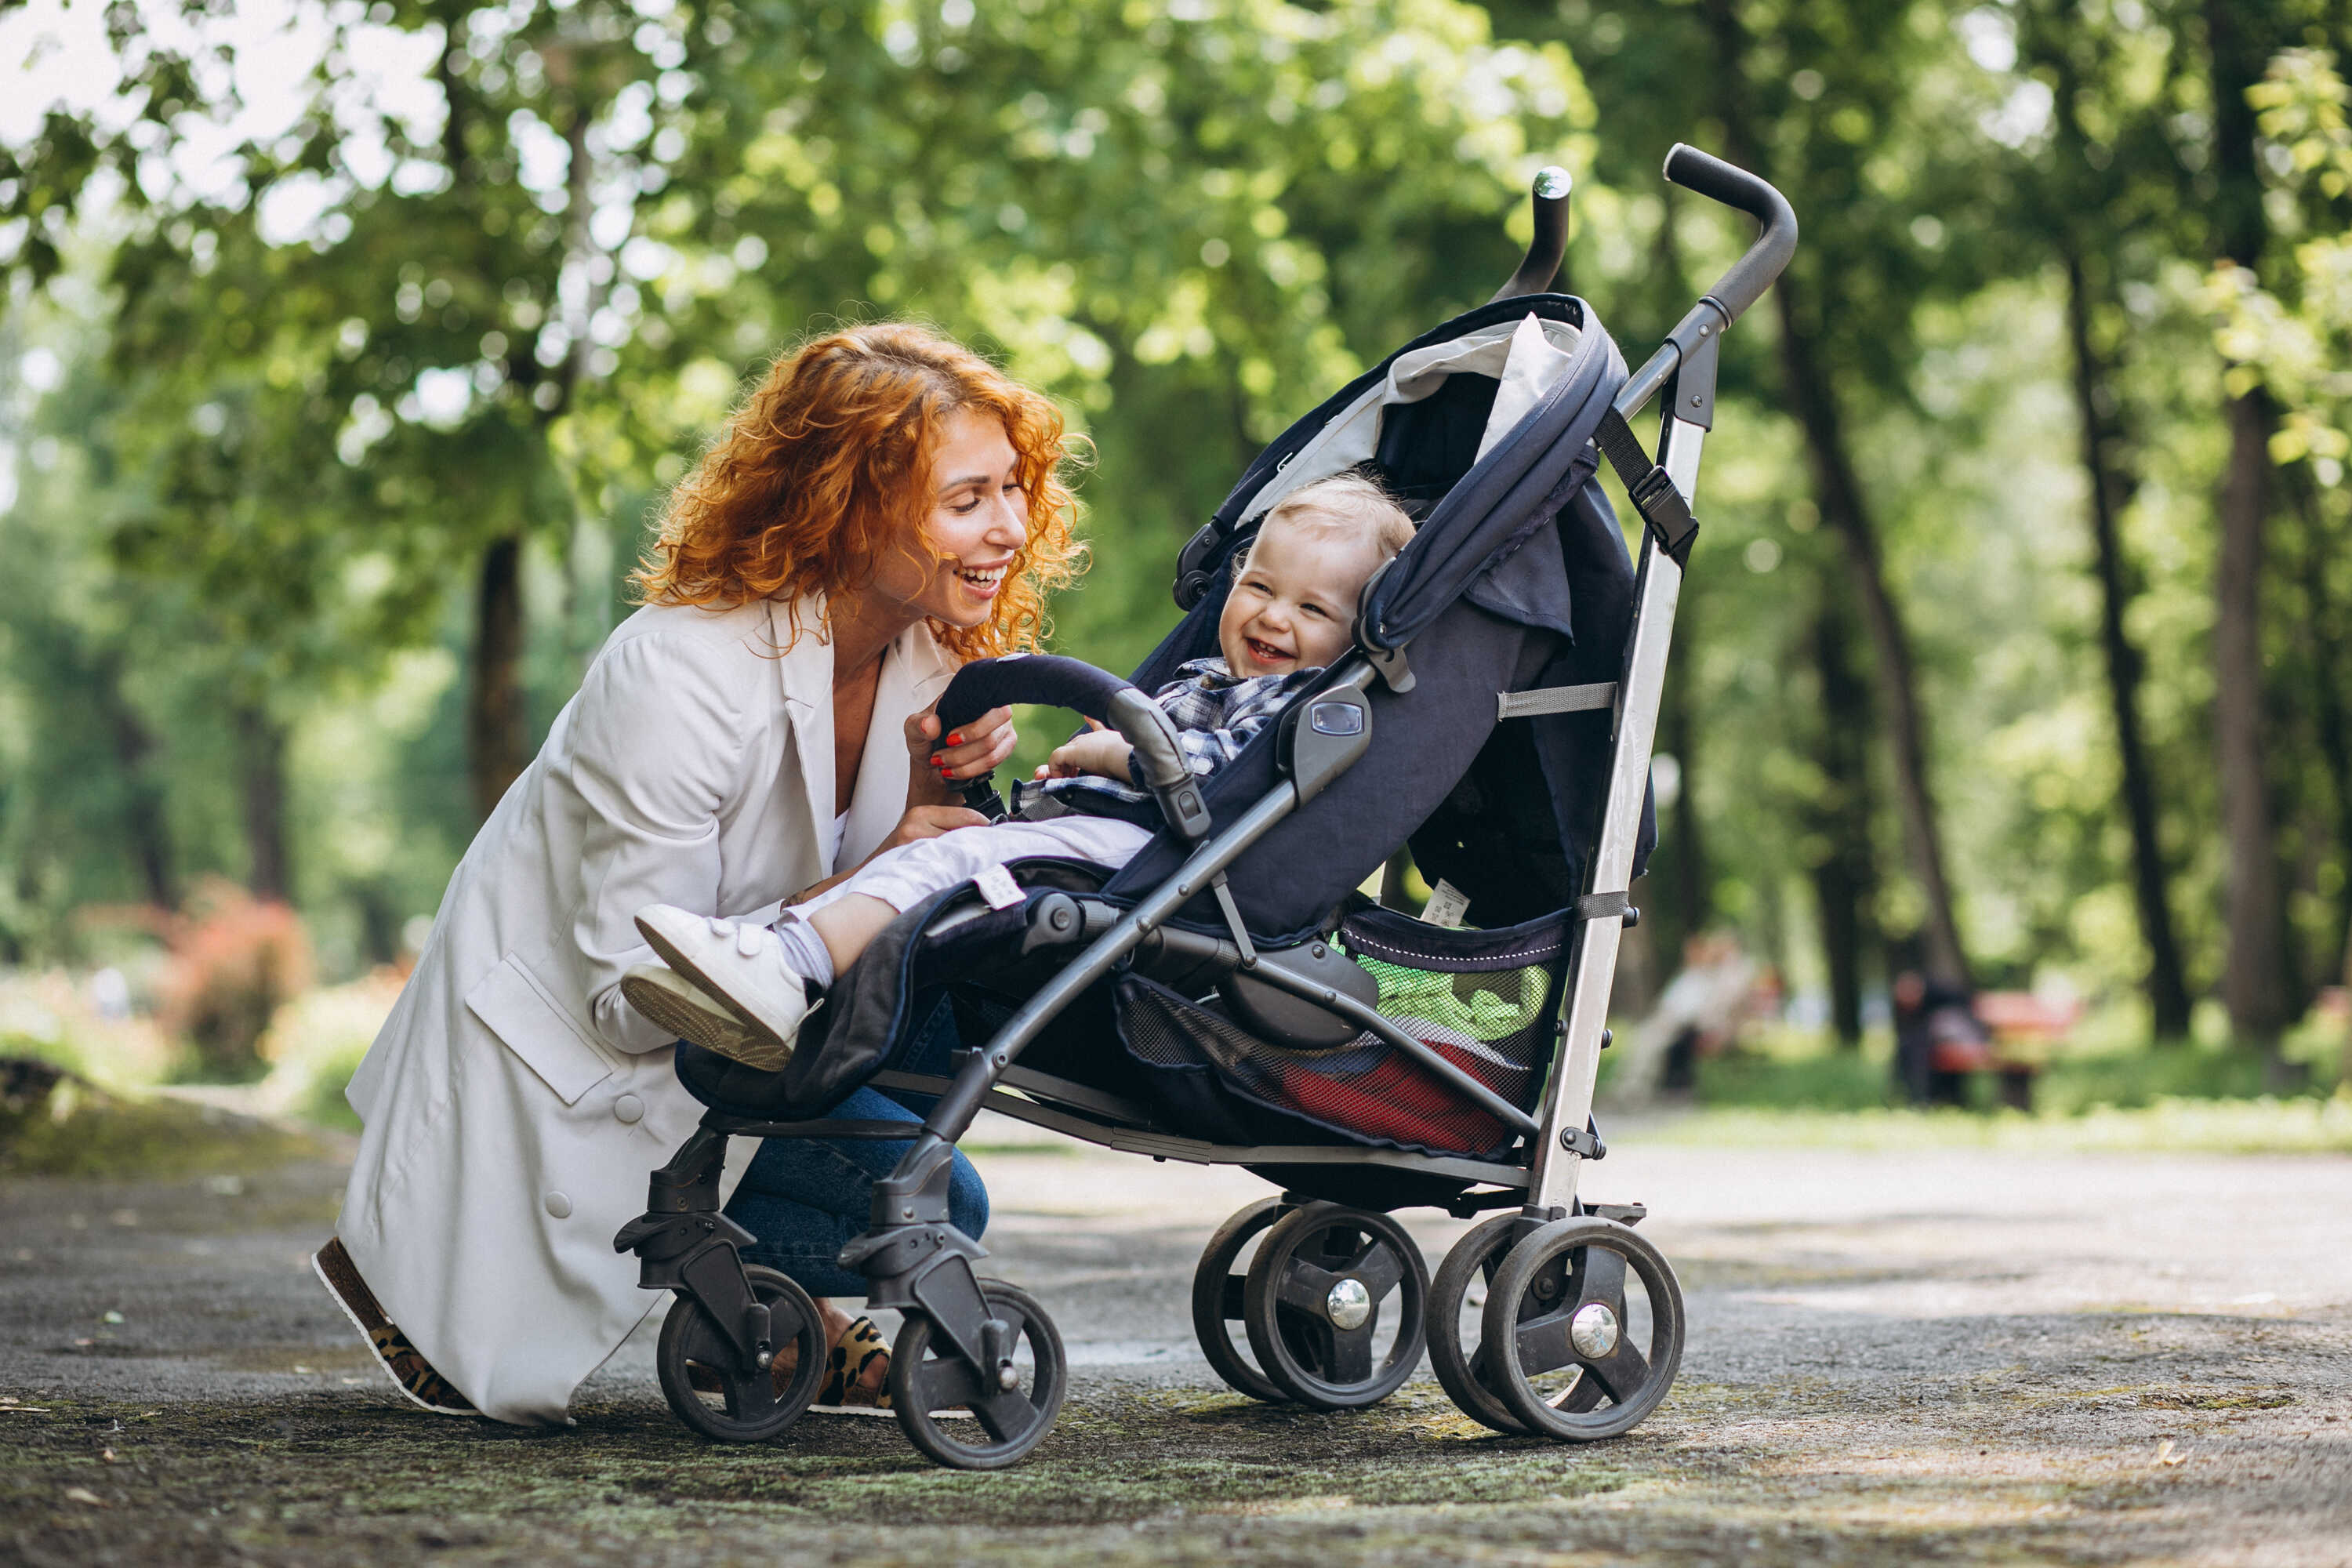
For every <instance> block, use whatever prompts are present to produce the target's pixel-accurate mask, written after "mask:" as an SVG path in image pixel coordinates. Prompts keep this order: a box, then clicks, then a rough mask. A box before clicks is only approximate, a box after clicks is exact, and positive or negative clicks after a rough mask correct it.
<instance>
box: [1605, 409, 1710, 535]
mask: <svg viewBox="0 0 2352 1568" xmlns="http://www.w3.org/2000/svg"><path fill="white" fill-rule="evenodd" d="M1592 439H1593V441H1594V443H1595V444H1596V445H1598V446H1599V447H1600V448H1601V456H1602V457H1604V458H1608V459H1609V466H1610V467H1611V468H1614V469H1616V470H1617V477H1618V479H1621V480H1622V481H1623V482H1624V486H1625V493H1626V494H1627V495H1629V496H1631V497H1632V498H1633V505H1634V507H1635V508H1636V510H1639V511H1640V512H1641V514H1642V521H1643V522H1645V523H1647V524H1648V525H1649V530H1650V531H1651V533H1652V534H1654V535H1655V536H1656V538H1657V541H1658V548H1659V549H1661V550H1663V551H1664V552H1666V553H1667V554H1668V555H1669V556H1671V557H1673V558H1674V563H1675V565H1677V566H1687V565H1689V564H1690V552H1691V544H1692V542H1694V541H1695V540H1696V539H1697V538H1698V519H1696V518H1695V517H1693V516H1692V515H1691V509H1690V503H1689V502H1687V501H1685V500H1683V492H1682V491H1681V490H1679V489H1675V481H1674V480H1673V479H1669V478H1668V477H1667V475H1666V470H1665V469H1664V468H1661V467H1660V466H1658V465H1657V464H1655V463H1653V462H1652V461H1650V454H1649V453H1648V452H1646V451H1644V450H1643V447H1642V438H1641V437H1638V436H1636V435H1634V434H1633V426H1631V425H1628V424H1626V423H1625V416H1623V415H1622V414H1620V413H1618V412H1617V410H1616V409H1614V408H1612V409H1611V410H1610V411H1609V412H1608V413H1606V414H1604V415H1602V416H1601V428H1600V429H1598V430H1596V431H1594V432H1593V435H1592Z"/></svg>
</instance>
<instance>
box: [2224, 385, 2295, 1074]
mask: <svg viewBox="0 0 2352 1568" xmlns="http://www.w3.org/2000/svg"><path fill="white" fill-rule="evenodd" d="M2229 419H2230V461H2229V468H2228V469H2227V471H2226V472H2225V474H2224V476H2223V478H2222V481H2221V506H2220V512H2221V517H2220V522H2221V554H2220V559H2219V561H2218V563H2217V564H2216V566H2215V570H2214V574H2213V585H2214V607H2213V662H2214V667H2215V685H2214V693H2213V698H2214V716H2213V717H2214V722H2213V731H2214V740H2215V742H2216V750H2217V762H2218V765H2219V768H2220V772H2221V838H2222V843H2223V846H2224V847H2225V848H2226V850H2227V852H2228V856H2229V862H2228V865H2229V870H2228V875H2227V878H2226V880H2225V884H2224V894H2223V906H2222V909H2223V916H2224V919H2225V920H2226V921H2227V923H2228V926H2229V957H2228V959H2227V961H2226V963H2225V964H2224V967H2223V969H2222V972H2221V1001H2222V1004H2223V1005H2225V1006H2227V1007H2228V1008H2229V1010H2230V1027H2231V1032H2232V1033H2234V1034H2235V1035H2236V1036H2237V1037H2238V1038H2239V1039H2240V1040H2242V1041H2243V1042H2245V1043H2246V1044H2248V1045H2253V1046H2260V1047H2264V1048H2265V1049H2269V1050H2273V1051H2274V1050H2275V1048H2276V1047H2277V1044H2278V1038H2279V1036H2280V1034H2281V1033H2282V1032H2283V1031H2284V1029H2285V1028H2286V1026H2287V1025H2288V1024H2289V1023H2291V1022H2293V1012H2294V1010H2293V1007H2292V1005H2291V1002H2290V999H2289V992H2290V987H2289V985H2288V970H2287V962H2286V920H2285V904H2284V885H2283V883H2282V881H2281V879H2280V877H2279V866H2278V850H2277V843H2276V837H2275V835H2274V834H2273V830H2272V826H2271V802H2270V774H2269V770H2268V767H2267V765H2266V764H2265V763H2264V760H2263V647H2262V571H2263V535H2264V533H2265V531H2266V528H2265V524H2266V522H2267V521H2268V519H2267V510H2268V496H2267V493H2266V492H2267V490H2268V489H2269V487H2268V484H2267V480H2268V479H2269V477H2270V449H2269V448H2270V424H2271V421H2270V411H2269V409H2268V407H2267V406H2266V405H2265V400H2264V398H2263V394H2262V392H2261V391H2260V390H2259V389H2257V390H2255V391H2252V392H2249V393H2248V394H2246V395H2244V396H2243V397H2233V398H2231V400H2230V405H2229Z"/></svg>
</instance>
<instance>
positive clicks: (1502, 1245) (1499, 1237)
mask: <svg viewBox="0 0 2352 1568" xmlns="http://www.w3.org/2000/svg"><path fill="white" fill-rule="evenodd" d="M1522 1223H1524V1222H1523V1221H1522V1220H1521V1219H1520V1217H1519V1216H1518V1215H1515V1214H1506V1215H1496V1216H1495V1217H1494V1218H1492V1219H1490V1220H1487V1221H1486V1222H1484V1223H1483V1224H1481V1225H1479V1226H1476V1227H1475V1229H1473V1230H1472V1231H1471V1232H1470V1233H1469V1234H1468V1235H1466V1236H1465V1237H1463V1238H1462V1239H1461V1240H1459V1241H1457V1242H1455V1243H1454V1250H1453V1251H1451V1252H1448V1253H1447V1254H1446V1255H1445V1261H1444V1263H1441V1264H1439V1265H1438V1267H1437V1279H1436V1281H1435V1282H1434V1283H1433V1284H1432V1285H1431V1286H1430V1288H1429V1365H1430V1369H1431V1370H1432V1371H1433V1372H1435V1373H1437V1381H1438V1383H1439V1384H1442V1385H1443V1386H1444V1389H1445V1393H1446V1395H1447V1396H1448V1397H1449V1398H1451V1399H1452V1400H1453V1401H1454V1404H1455V1405H1457V1406H1458V1407H1460V1409H1461V1411H1462V1414H1464V1415H1467V1416H1469V1417H1470V1418H1471V1419H1472V1420H1474V1421H1480V1422H1484V1423H1485V1424H1486V1425H1487V1426H1492V1427H1493V1428H1494V1429H1495V1430H1496V1431H1497V1432H1503V1433H1507V1434H1509V1435H1510V1436H1514V1437H1522V1436H1526V1435H1527V1431H1528V1424H1527V1423H1526V1422H1524V1421H1522V1420H1520V1419H1519V1418H1518V1417H1517V1416H1516V1415H1512V1414H1511V1410H1510V1406H1508V1405H1505V1404H1504V1403H1503V1401H1502V1399H1501V1397H1500V1396H1499V1395H1497V1394H1496V1393H1495V1390H1494V1388H1493V1387H1492V1384H1493V1382H1494V1378H1495V1368H1494V1358H1493V1357H1491V1356H1489V1355H1488V1354H1487V1353H1486V1332H1485V1325H1486V1300H1485V1299H1484V1298H1483V1297H1482V1298H1481V1299H1480V1300H1477V1301H1475V1302H1473V1301H1471V1300H1469V1299H1468V1298H1469V1295H1470V1290H1471V1287H1472V1286H1473V1285H1474V1284H1476V1283H1479V1282H1481V1281H1483V1282H1485V1283H1486V1284H1488V1285H1492V1284H1493V1283H1494V1279H1495V1270H1496V1268H1500V1267H1502V1262H1503V1258H1504V1255H1505V1254H1507V1253H1508V1252H1509V1251H1510V1250H1511V1237H1512V1233H1513V1232H1514V1231H1516V1230H1517V1228H1518V1227H1519V1226H1520V1225H1521V1224H1522ZM1465 1308H1466V1309H1467V1310H1468V1321H1464V1311H1465ZM1465 1330H1466V1331H1468V1337H1469V1341H1470V1342H1469V1343H1468V1344H1465V1343H1463V1337H1464V1331H1465Z"/></svg>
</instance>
